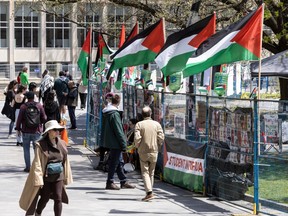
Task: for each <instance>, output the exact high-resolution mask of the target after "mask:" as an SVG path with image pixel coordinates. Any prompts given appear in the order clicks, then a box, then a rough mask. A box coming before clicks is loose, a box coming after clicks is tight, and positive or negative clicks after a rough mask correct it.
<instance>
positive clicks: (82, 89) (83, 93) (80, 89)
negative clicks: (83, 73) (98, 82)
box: [78, 77, 88, 110]
mask: <svg viewBox="0 0 288 216" xmlns="http://www.w3.org/2000/svg"><path fill="white" fill-rule="evenodd" d="M78 83H79V86H78V92H79V96H80V109H82V110H83V109H85V108H86V100H87V93H88V90H87V86H84V85H83V81H82V77H81V78H80V79H79V81H78Z"/></svg>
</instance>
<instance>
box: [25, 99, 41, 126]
mask: <svg viewBox="0 0 288 216" xmlns="http://www.w3.org/2000/svg"><path fill="white" fill-rule="evenodd" d="M25 105H26V107H27V108H26V112H25V124H26V126H27V127H28V128H36V127H38V126H39V124H40V123H41V121H40V111H39V109H38V108H37V106H36V103H26V104H25Z"/></svg>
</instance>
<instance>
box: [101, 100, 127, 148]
mask: <svg viewBox="0 0 288 216" xmlns="http://www.w3.org/2000/svg"><path fill="white" fill-rule="evenodd" d="M102 112H103V125H102V142H103V143H102V144H103V146H104V147H106V148H109V149H120V150H122V151H125V150H126V145H127V143H126V136H125V133H124V130H123V126H122V122H121V116H120V112H119V110H118V109H117V108H116V107H115V106H113V105H112V104H108V105H107V107H105V108H104V109H103V111H102Z"/></svg>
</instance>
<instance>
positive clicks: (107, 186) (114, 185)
mask: <svg viewBox="0 0 288 216" xmlns="http://www.w3.org/2000/svg"><path fill="white" fill-rule="evenodd" d="M105 189H106V190H120V188H119V187H118V186H117V185H116V184H115V183H110V184H109V183H107V184H106V188H105Z"/></svg>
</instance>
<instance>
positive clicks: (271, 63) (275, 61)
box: [250, 50, 288, 78]
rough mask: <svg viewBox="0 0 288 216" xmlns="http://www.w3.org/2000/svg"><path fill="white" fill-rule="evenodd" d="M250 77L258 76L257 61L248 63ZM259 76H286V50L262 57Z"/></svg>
mask: <svg viewBox="0 0 288 216" xmlns="http://www.w3.org/2000/svg"><path fill="white" fill-rule="evenodd" d="M250 71H251V76H252V77H258V71H259V61H257V62H254V63H252V64H250ZM261 76H278V77H287V78H288V50H285V51H283V52H280V53H277V54H275V55H273V56H270V57H268V58H265V59H262V63H261Z"/></svg>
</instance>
